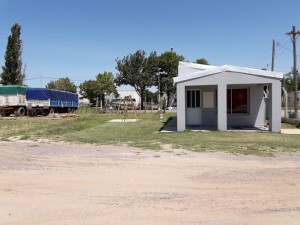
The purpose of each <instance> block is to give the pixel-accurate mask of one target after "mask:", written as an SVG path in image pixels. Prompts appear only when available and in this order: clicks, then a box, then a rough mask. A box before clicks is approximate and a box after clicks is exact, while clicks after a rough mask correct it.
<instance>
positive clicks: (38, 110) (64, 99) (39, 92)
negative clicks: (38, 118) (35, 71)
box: [26, 88, 78, 116]
mask: <svg viewBox="0 0 300 225" xmlns="http://www.w3.org/2000/svg"><path fill="white" fill-rule="evenodd" d="M26 103H27V113H28V115H31V116H34V115H36V114H49V113H54V112H57V113H66V112H74V111H75V110H76V109H77V108H78V94H75V93H71V92H67V91H58V90H52V89H48V88H28V89H26Z"/></svg>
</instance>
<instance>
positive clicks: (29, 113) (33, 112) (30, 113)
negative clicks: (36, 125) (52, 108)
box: [28, 109, 37, 116]
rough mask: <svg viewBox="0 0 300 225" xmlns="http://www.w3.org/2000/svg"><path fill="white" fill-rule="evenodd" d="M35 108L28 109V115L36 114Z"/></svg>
mask: <svg viewBox="0 0 300 225" xmlns="http://www.w3.org/2000/svg"><path fill="white" fill-rule="evenodd" d="M36 114H37V113H36V110H35V109H30V110H28V115H29V116H36Z"/></svg>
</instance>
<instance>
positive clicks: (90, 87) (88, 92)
mask: <svg viewBox="0 0 300 225" xmlns="http://www.w3.org/2000/svg"><path fill="white" fill-rule="evenodd" d="M79 89H80V91H79V93H80V94H81V95H82V96H83V97H84V98H87V99H88V100H90V103H94V102H95V100H96V98H97V96H98V92H97V89H98V88H97V82H96V80H86V81H84V82H83V83H81V84H80V85H79Z"/></svg>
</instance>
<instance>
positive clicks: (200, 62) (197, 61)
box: [195, 58, 209, 65]
mask: <svg viewBox="0 0 300 225" xmlns="http://www.w3.org/2000/svg"><path fill="white" fill-rule="evenodd" d="M195 63H198V64H203V65H209V63H208V61H207V60H206V59H205V58H201V59H196V61H195Z"/></svg>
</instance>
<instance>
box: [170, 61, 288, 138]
mask: <svg viewBox="0 0 300 225" xmlns="http://www.w3.org/2000/svg"><path fill="white" fill-rule="evenodd" d="M282 78H283V73H278V72H272V71H265V70H257V69H251V68H245V67H236V66H229V65H224V66H207V65H201V64H195V63H185V62H180V63H179V67H178V77H175V78H174V83H175V85H176V87H177V130H178V131H183V130H186V129H187V126H195V125H196V126H199V125H200V126H213V127H215V128H216V129H217V130H219V131H226V130H227V129H228V128H231V127H262V126H264V120H265V112H266V107H267V108H268V110H267V111H268V118H269V124H270V126H269V130H270V131H272V132H280V131H281V82H280V80H281V79H282ZM267 85H268V86H269V96H268V101H267V102H268V103H267V104H266V103H265V102H266V101H265V95H264V87H265V86H267Z"/></svg>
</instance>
